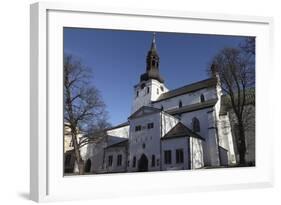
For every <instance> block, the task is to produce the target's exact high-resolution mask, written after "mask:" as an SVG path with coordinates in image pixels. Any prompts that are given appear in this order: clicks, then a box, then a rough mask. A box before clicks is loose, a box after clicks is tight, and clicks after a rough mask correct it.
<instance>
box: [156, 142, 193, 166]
mask: <svg viewBox="0 0 281 205" xmlns="http://www.w3.org/2000/svg"><path fill="white" fill-rule="evenodd" d="M161 143H162V146H161V147H162V148H161V153H162V160H161V167H162V168H161V170H180V169H189V151H188V146H189V145H188V143H189V142H188V138H187V137H179V138H172V139H167V140H161ZM177 149H183V159H184V161H183V163H179V164H177V163H176V150H177ZM165 150H171V153H172V162H171V164H165V159H164V156H165V155H164V152H165Z"/></svg>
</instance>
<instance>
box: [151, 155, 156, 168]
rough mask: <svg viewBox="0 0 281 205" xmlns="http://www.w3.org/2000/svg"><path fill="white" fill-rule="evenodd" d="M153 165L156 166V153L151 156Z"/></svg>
mask: <svg viewBox="0 0 281 205" xmlns="http://www.w3.org/2000/svg"><path fill="white" fill-rule="evenodd" d="M151 166H152V167H155V155H154V154H153V155H152V157H151Z"/></svg>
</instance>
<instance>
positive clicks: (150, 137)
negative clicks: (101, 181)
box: [128, 112, 161, 171]
mask: <svg viewBox="0 0 281 205" xmlns="http://www.w3.org/2000/svg"><path fill="white" fill-rule="evenodd" d="M148 123H154V127H153V128H152V129H147V124H148ZM130 125H131V126H130V137H129V156H128V160H129V161H130V162H129V164H130V166H129V167H128V170H129V171H137V170H138V160H139V159H140V157H141V155H142V154H145V155H146V157H147V158H148V170H149V171H155V170H159V169H160V164H158V165H157V160H158V161H159V162H160V136H161V133H160V130H161V129H160V113H159V112H158V113H154V114H150V115H147V116H143V117H141V118H135V119H131V120H130ZM137 125H141V126H142V130H141V131H137V132H136V131H135V126H137ZM143 144H145V148H143V147H142V145H143ZM152 155H155V162H156V166H155V167H151V158H152ZM134 156H135V157H136V159H137V160H136V167H133V166H132V165H133V157H134Z"/></svg>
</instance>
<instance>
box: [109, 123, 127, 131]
mask: <svg viewBox="0 0 281 205" xmlns="http://www.w3.org/2000/svg"><path fill="white" fill-rule="evenodd" d="M129 124H130V123H129V121H127V122H123V123H121V124H119V125H116V126H114V127H110V128H108V129H105V131H108V130H113V129H117V128H120V127H125V126H127V125H129Z"/></svg>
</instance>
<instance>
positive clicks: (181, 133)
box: [162, 122, 204, 140]
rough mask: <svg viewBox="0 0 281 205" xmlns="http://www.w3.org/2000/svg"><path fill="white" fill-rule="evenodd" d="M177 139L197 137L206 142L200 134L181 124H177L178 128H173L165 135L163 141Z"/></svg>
mask: <svg viewBox="0 0 281 205" xmlns="http://www.w3.org/2000/svg"><path fill="white" fill-rule="evenodd" d="M176 137H195V138H199V139H202V140H204V138H202V137H201V136H200V135H199V134H197V133H195V132H193V131H192V130H191V129H189V128H188V127H186V126H185V125H184V124H182V123H181V122H179V123H178V124H176V126H175V127H173V128H172V129H171V130H170V131H169V132H168V133H167V134H165V135H164V136H163V138H162V139H170V138H176Z"/></svg>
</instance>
